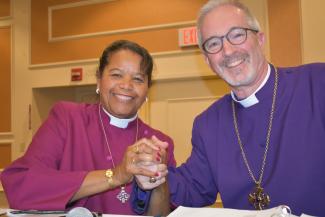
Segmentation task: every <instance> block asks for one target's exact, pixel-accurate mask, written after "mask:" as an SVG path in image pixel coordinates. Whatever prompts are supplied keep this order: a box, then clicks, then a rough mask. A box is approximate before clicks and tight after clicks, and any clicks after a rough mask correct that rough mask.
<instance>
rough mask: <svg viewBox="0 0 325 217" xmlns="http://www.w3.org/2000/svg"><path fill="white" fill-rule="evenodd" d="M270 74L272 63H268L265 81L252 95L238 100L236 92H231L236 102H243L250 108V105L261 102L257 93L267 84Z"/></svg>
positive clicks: (242, 103) (243, 104)
mask: <svg viewBox="0 0 325 217" xmlns="http://www.w3.org/2000/svg"><path fill="white" fill-rule="evenodd" d="M270 74H271V67H270V65H267V73H266V76H265V78H264V80H263V82H262V83H261V85H260V86H259V87H258V88H257V89H256V90H255V91H254V93H252V94H251V95H250V96H248V97H246V98H245V99H243V100H237V99H236V96H235V94H234V92H233V91H231V92H230V94H231V97H232V99H233V100H234V101H235V102H238V103H239V104H241V105H242V106H244V107H245V108H248V107H250V106H253V105H255V104H257V103H258V102H259V100H258V99H257V97H256V95H255V94H256V93H257V92H258V91H259V90H260V89H261V88H262V87H263V86H264V85H265V83H266V82H267V80H268V79H269V77H270Z"/></svg>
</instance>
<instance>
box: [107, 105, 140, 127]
mask: <svg viewBox="0 0 325 217" xmlns="http://www.w3.org/2000/svg"><path fill="white" fill-rule="evenodd" d="M102 109H103V111H104V112H105V113H106V114H107V115H108V116H109V117H110V122H109V123H110V124H111V125H113V126H115V127H118V128H123V129H125V128H127V127H128V125H129V123H130V122H132V121H134V120H135V119H136V118H137V116H138V115H137V114H136V115H134V117H132V118H129V119H124V118H117V117H115V116H113V115H111V114H110V113H108V112H107V111H106V110H105V109H104V108H102Z"/></svg>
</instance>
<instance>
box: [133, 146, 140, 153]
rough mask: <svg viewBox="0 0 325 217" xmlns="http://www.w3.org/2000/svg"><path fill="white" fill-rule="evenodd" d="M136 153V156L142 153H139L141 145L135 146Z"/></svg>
mask: <svg viewBox="0 0 325 217" xmlns="http://www.w3.org/2000/svg"><path fill="white" fill-rule="evenodd" d="M134 152H135V153H136V154H139V153H140V151H139V144H137V145H136V146H135V150H134Z"/></svg>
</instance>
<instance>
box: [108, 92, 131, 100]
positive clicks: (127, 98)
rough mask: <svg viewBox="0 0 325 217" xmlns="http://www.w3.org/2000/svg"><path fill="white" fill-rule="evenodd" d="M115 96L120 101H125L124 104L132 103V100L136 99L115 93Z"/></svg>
mask: <svg viewBox="0 0 325 217" xmlns="http://www.w3.org/2000/svg"><path fill="white" fill-rule="evenodd" d="M113 95H114V96H115V97H116V98H118V99H119V100H120V101H124V102H127V101H131V100H133V99H134V97H132V96H127V95H122V94H116V93H114V94H113Z"/></svg>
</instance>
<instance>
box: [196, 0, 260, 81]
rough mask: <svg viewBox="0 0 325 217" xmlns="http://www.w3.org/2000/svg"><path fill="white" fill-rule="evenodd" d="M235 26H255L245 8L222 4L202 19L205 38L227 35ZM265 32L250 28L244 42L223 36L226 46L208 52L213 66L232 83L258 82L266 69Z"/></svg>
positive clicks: (207, 54)
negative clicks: (250, 23)
mask: <svg viewBox="0 0 325 217" xmlns="http://www.w3.org/2000/svg"><path fill="white" fill-rule="evenodd" d="M234 27H242V28H252V27H251V26H249V25H248V23H247V20H246V17H245V14H244V12H243V11H242V10H240V9H238V8H236V7H234V6H230V5H224V6H220V7H218V8H216V9H214V10H212V11H211V12H210V13H208V14H207V15H206V17H205V19H204V21H203V23H202V27H201V33H202V38H203V41H205V40H207V39H208V38H210V37H212V36H219V37H220V36H224V35H226V34H227V33H228V32H229V30H231V29H232V28H234ZM263 45H264V35H263V33H261V32H258V33H255V32H253V31H247V39H246V41H245V42H244V43H242V44H240V45H233V44H231V43H229V41H228V40H227V39H226V37H224V38H223V48H222V50H221V51H219V52H218V53H215V54H209V53H205V56H206V61H207V63H208V64H209V65H210V67H211V68H212V70H213V71H214V72H215V73H216V74H218V75H219V76H220V77H221V78H222V79H224V80H225V81H226V82H227V83H228V84H229V85H230V86H232V87H242V86H254V85H255V83H256V82H257V81H258V79H259V76H260V75H261V73H262V65H263V63H264V61H265V57H264V54H263Z"/></svg>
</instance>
